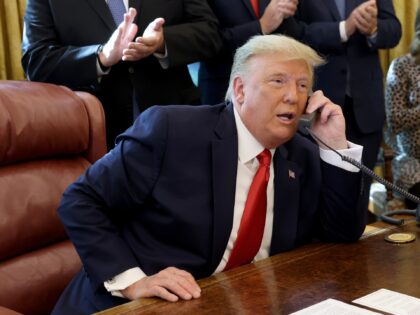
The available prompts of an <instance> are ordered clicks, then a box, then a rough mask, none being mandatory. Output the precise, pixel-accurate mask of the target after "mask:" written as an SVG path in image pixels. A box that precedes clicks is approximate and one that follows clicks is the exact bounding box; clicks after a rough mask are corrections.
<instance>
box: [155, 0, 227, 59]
mask: <svg viewBox="0 0 420 315" xmlns="http://www.w3.org/2000/svg"><path fill="white" fill-rule="evenodd" d="M182 5H183V19H182V21H181V23H179V24H174V25H169V26H167V27H164V29H163V32H164V37H165V43H166V47H167V49H168V59H169V67H177V66H184V65H186V64H188V63H191V62H196V61H198V60H203V59H207V58H210V57H212V56H214V55H215V54H216V53H217V52H218V51H219V49H220V48H221V45H222V42H221V39H220V35H219V33H218V30H217V28H218V23H217V19H216V17H215V16H214V14H213V12H212V10H211V9H210V7H209V5H208V3H207V1H203V0H183V4H182Z"/></svg>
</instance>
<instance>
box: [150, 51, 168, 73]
mask: <svg viewBox="0 0 420 315" xmlns="http://www.w3.org/2000/svg"><path fill="white" fill-rule="evenodd" d="M153 55H154V56H155V57H156V58H157V60H158V61H159V63H160V66H161V67H162V69H165V70H166V69H168V68H169V58H168V49H167V48H166V45H165V53H164V54H161V53H154V54H153Z"/></svg>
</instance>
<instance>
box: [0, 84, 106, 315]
mask: <svg viewBox="0 0 420 315" xmlns="http://www.w3.org/2000/svg"><path fill="white" fill-rule="evenodd" d="M105 143H106V140H105V119H104V113H103V109H102V105H101V104H100V102H99V101H98V100H97V99H96V98H95V97H94V96H92V95H90V94H88V93H84V92H73V91H71V90H69V89H68V88H66V87H63V86H57V85H52V84H46V83H36V82H26V81H0V231H1V232H0V233H1V236H0V292H1V293H0V307H5V308H9V309H11V310H13V311H16V312H19V313H23V314H31V315H32V314H50V312H51V310H52V308H53V306H54V305H55V303H56V301H57V299H58V297H59V296H60V294H61V293H62V291H63V289H64V288H65V286H66V285H67V284H68V283H69V281H70V280H71V278H72V277H73V276H74V274H75V273H76V272H77V271H78V270H79V269H80V267H81V262H80V259H79V257H78V255H77V253H76V251H75V249H74V247H73V245H72V244H71V243H70V241H69V240H68V238H67V236H66V233H65V231H64V228H63V226H62V224H61V222H60V221H59V219H58V216H57V214H56V209H57V206H58V204H59V202H60V199H61V196H62V194H63V192H64V190H65V189H66V187H67V186H68V185H69V184H71V183H72V182H73V181H75V180H76V179H77V178H78V177H79V176H80V175H81V174H82V173H83V172H84V170H85V169H86V168H87V167H88V166H89V165H90V164H91V163H93V162H95V161H96V160H97V159H98V158H100V157H101V156H102V155H104V154H105V153H106V144H105ZM0 310H1V308H0Z"/></svg>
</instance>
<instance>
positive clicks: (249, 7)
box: [242, 0, 261, 19]
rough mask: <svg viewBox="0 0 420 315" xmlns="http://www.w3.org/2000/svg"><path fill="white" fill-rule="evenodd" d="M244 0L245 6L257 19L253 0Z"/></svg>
mask: <svg viewBox="0 0 420 315" xmlns="http://www.w3.org/2000/svg"><path fill="white" fill-rule="evenodd" d="M242 2H243V3H244V6H245V7H246V8H247V10H248V12H249V14H250V15H251V17H253V18H254V19H257V16H256V15H255V12H254V9H253V8H252V5H251V0H242ZM260 13H261V11H260Z"/></svg>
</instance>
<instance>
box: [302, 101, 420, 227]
mask: <svg viewBox="0 0 420 315" xmlns="http://www.w3.org/2000/svg"><path fill="white" fill-rule="evenodd" d="M308 101H309V98H308ZM307 106H308V102H307V103H306V106H305V113H304V114H302V116H301V117H300V119H299V126H298V129H299V131H300V132H301V133H303V134H304V135H310V136H311V137H312V138H313V139H314V140H316V141H318V142H319V143H322V144H323V145H324V146H326V147H327V148H328V149H330V150H332V151H333V152H335V153H336V154H338V155H339V156H340V157H341V159H342V160H343V161H346V162H348V163H350V164H352V165H354V166H356V167H357V168H358V169H360V170H361V171H362V172H363V173H364V174H366V175H368V176H370V177H371V178H373V179H374V180H376V181H378V182H379V183H381V184H383V185H384V186H386V187H388V188H390V189H392V190H395V191H397V192H398V193H400V194H401V195H403V196H404V197H406V198H408V199H410V200H411V201H413V202H415V203H417V204H418V206H417V209H416V210H397V211H388V212H385V213H384V214H382V215H381V216H380V218H381V220H382V221H384V222H387V223H390V224H396V225H401V224H403V223H404V220H403V219H394V218H391V216H392V215H395V214H410V215H414V216H415V217H416V221H417V223H420V198H419V197H417V196H415V195H412V194H410V193H409V192H407V191H405V190H404V189H402V188H400V187H398V186H396V185H394V184H393V183H390V182H389V181H387V180H385V179H384V178H382V177H380V176H378V175H377V174H376V173H375V172H373V171H372V170H371V169H369V168H367V167H366V166H364V165H363V164H362V163H360V162H359V161H356V160H354V159H352V158H351V157H348V156H346V155H344V154H341V153H340V152H338V151H337V150H335V149H333V148H331V147H330V146H329V145H328V144H326V143H325V142H324V141H323V140H321V139H320V138H319V137H318V136H317V135H316V134H315V133H314V132H313V131H312V130H311V126H312V124H313V122H314V120H315V118H316V116H317V114H318V110H315V111H313V112H312V113H310V114H307V113H306V107H307Z"/></svg>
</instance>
